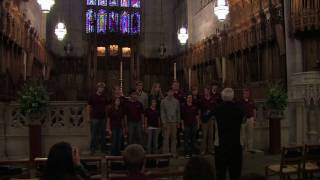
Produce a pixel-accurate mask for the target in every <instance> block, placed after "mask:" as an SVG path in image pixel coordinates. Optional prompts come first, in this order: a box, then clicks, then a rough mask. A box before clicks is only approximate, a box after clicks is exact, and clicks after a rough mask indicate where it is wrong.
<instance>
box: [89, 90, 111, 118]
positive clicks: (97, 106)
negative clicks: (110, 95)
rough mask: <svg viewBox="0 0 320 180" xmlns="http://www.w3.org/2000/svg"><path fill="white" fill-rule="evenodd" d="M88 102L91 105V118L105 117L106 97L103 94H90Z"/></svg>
mask: <svg viewBox="0 0 320 180" xmlns="http://www.w3.org/2000/svg"><path fill="white" fill-rule="evenodd" d="M88 104H89V105H90V106H91V114H90V116H91V118H92V119H104V118H105V117H106V107H107V99H106V97H105V96H104V95H103V94H102V95H98V94H94V95H92V96H91V97H90V99H89V102H88Z"/></svg>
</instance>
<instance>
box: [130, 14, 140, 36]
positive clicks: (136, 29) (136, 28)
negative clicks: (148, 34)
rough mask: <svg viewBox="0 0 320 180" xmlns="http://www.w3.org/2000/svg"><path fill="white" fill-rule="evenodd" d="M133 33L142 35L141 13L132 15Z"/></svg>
mask: <svg viewBox="0 0 320 180" xmlns="http://www.w3.org/2000/svg"><path fill="white" fill-rule="evenodd" d="M131 33H132V34H137V33H140V13H139V12H134V13H132V14H131Z"/></svg>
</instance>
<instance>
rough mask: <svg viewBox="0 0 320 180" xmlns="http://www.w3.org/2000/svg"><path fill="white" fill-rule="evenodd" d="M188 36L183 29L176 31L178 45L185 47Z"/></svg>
mask: <svg viewBox="0 0 320 180" xmlns="http://www.w3.org/2000/svg"><path fill="white" fill-rule="evenodd" d="M188 38H189V34H188V31H187V29H186V28H185V27H182V28H180V29H179V31H178V39H179V41H180V44H182V45H185V44H186V43H187V41H188Z"/></svg>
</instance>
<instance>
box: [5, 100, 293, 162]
mask: <svg viewBox="0 0 320 180" xmlns="http://www.w3.org/2000/svg"><path fill="white" fill-rule="evenodd" d="M85 106H86V102H68V101H67V102H50V104H49V107H48V110H47V113H46V115H45V116H44V117H43V118H42V140H43V142H42V152H43V153H44V154H43V156H44V157H45V156H46V154H47V153H48V150H49V148H50V147H51V146H52V145H53V144H54V143H56V142H60V141H67V142H70V143H71V144H72V145H73V146H77V147H79V148H80V151H81V153H82V154H89V141H90V129H89V123H87V122H85V120H84V117H85V116H84V115H85ZM257 107H258V112H257V113H258V114H257V125H256V131H255V137H254V138H255V139H254V143H255V147H256V148H257V149H262V150H267V149H268V147H269V124H268V120H267V118H266V112H265V111H264V109H263V101H260V100H258V101H257ZM287 142H288V123H287V120H283V121H282V144H283V145H285V144H287ZM28 155H29V138H28V127H27V119H26V116H25V114H23V113H21V111H20V110H19V105H18V104H15V103H0V159H15V158H27V157H28Z"/></svg>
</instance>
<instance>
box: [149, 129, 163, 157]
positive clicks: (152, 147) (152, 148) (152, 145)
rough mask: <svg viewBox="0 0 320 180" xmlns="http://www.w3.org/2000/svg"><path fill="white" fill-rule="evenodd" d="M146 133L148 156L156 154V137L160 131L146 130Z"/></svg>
mask: <svg viewBox="0 0 320 180" xmlns="http://www.w3.org/2000/svg"><path fill="white" fill-rule="evenodd" d="M147 132H148V146H147V151H148V153H149V154H152V153H154V154H156V153H157V152H158V136H159V132H160V129H159V128H157V129H149V128H148V129H147Z"/></svg>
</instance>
